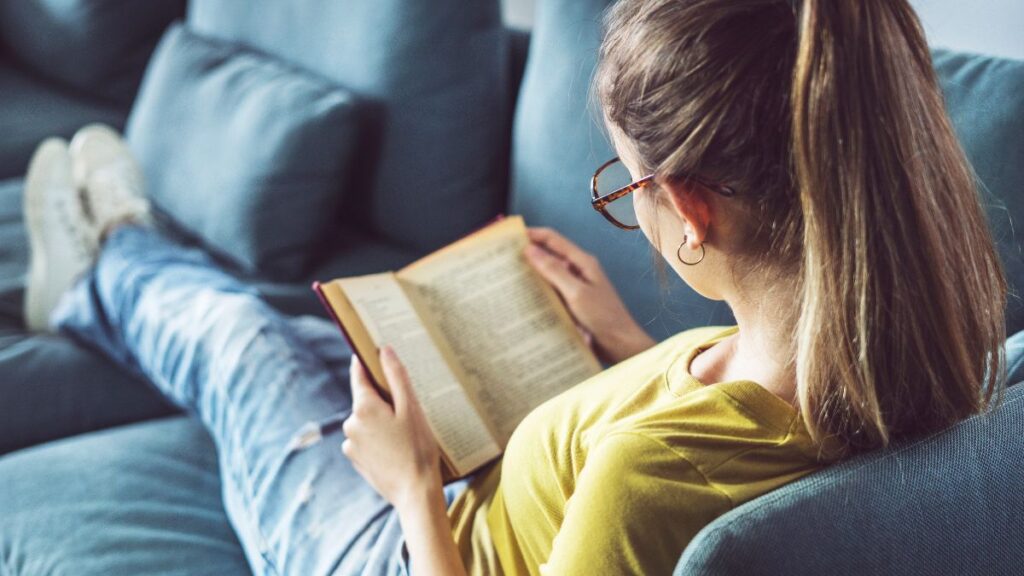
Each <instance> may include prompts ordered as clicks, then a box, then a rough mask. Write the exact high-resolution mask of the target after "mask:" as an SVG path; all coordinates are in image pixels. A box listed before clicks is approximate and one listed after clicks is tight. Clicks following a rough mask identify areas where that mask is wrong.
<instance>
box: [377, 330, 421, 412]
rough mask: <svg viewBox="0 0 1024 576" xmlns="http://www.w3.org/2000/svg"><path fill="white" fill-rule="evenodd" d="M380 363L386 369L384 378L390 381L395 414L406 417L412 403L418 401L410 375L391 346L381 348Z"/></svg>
mask: <svg viewBox="0 0 1024 576" xmlns="http://www.w3.org/2000/svg"><path fill="white" fill-rule="evenodd" d="M380 363H381V365H382V366H383V367H384V377H386V378H387V379H388V385H389V386H390V388H391V396H392V400H394V404H395V414H398V415H404V414H405V412H406V410H408V408H409V405H410V403H411V402H415V401H416V396H415V393H414V392H413V390H412V384H411V383H410V382H409V373H408V372H407V371H406V370H405V365H404V364H402V361H401V360H399V358H398V354H396V353H395V349H394V348H392V347H391V346H384V347H383V348H381V350H380Z"/></svg>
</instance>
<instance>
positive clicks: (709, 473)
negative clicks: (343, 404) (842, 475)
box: [448, 327, 822, 576]
mask: <svg viewBox="0 0 1024 576" xmlns="http://www.w3.org/2000/svg"><path fill="white" fill-rule="evenodd" d="M736 330H737V328H736V327H730V328H721V327H711V328H698V329H695V330H689V331H686V332H683V333H681V334H678V335H676V336H674V337H672V338H670V339H668V340H666V341H665V342H662V343H661V344H659V345H657V346H655V347H654V348H652V349H650V350H648V351H646V352H644V353H642V354H639V355H637V356H635V357H634V358H631V359H629V360H626V361H625V362H622V363H620V364H617V365H615V366H613V367H612V368H609V369H608V370H605V371H604V372H602V373H600V374H598V375H596V376H594V377H593V378H590V379H589V380H587V381H585V382H583V383H581V384H580V385H578V386H575V387H574V388H572V389H570V390H567V391H566V392H564V393H562V394H560V395H558V396H556V397H555V398H552V399H551V400H549V401H548V402H545V403H544V404H542V405H541V406H539V407H538V408H537V409H535V410H534V411H533V412H531V413H530V414H529V416H527V417H526V419H525V420H523V422H522V423H521V424H520V425H519V427H517V428H516V431H515V433H514V434H513V436H512V439H511V440H510V441H509V444H508V447H507V449H506V451H505V455H504V457H503V459H502V460H501V461H500V462H496V463H494V464H492V465H490V467H488V468H485V469H484V470H482V471H481V472H480V473H479V474H478V475H477V476H476V477H475V478H474V479H473V480H472V482H471V483H470V485H469V487H468V488H467V489H466V491H464V492H463V493H462V494H461V495H460V496H459V497H458V498H457V499H456V500H455V502H453V503H452V505H451V507H450V509H449V512H448V513H449V517H450V518H451V521H452V530H453V535H454V536H455V541H456V543H457V545H458V547H459V550H460V553H461V554H462V558H463V560H464V562H465V563H466V568H467V570H468V571H469V573H470V574H488V575H492V574H545V575H557V576H569V575H574V574H581V575H587V576H590V575H593V574H670V573H671V572H672V570H673V568H674V567H675V565H676V562H677V561H678V560H679V556H680V554H681V553H682V551H683V549H684V548H685V547H686V545H687V543H688V542H689V541H690V540H691V539H692V538H693V537H694V536H695V535H696V534H697V532H698V531H700V529H701V528H702V527H704V526H705V525H706V524H708V523H710V522H711V521H712V520H713V519H714V518H716V517H718V516H720V515H721V514H723V513H724V512H726V511H728V510H729V509H730V508H732V507H734V506H737V505H738V504H740V503H742V502H745V501H747V500H750V499H752V498H754V497H756V496H759V495H761V494H764V493H765V492H768V491H770V490H772V489H774V488H776V487H778V486H781V485H782V484H786V483H787V482H791V481H793V480H795V479H797V478H799V477H801V476H803V475H805V474H807V473H809V472H813V471H814V470H816V469H818V468H819V467H820V466H821V465H822V464H821V463H819V461H818V448H817V446H816V445H815V444H814V443H813V442H812V440H811V438H810V436H809V435H808V433H807V430H806V428H805V427H804V424H803V420H802V419H801V418H800V417H799V415H798V413H797V411H796V410H795V409H794V408H793V407H792V406H790V405H789V404H788V403H786V402H785V401H783V400H782V399H780V398H778V397H777V396H775V395H774V394H772V393H771V392H769V391H767V390H765V389H764V388H762V387H761V386H759V385H758V384H756V383H754V382H751V381H733V382H719V383H716V384H713V385H708V386H705V385H703V384H701V382H699V381H698V380H697V379H696V378H694V377H693V376H692V375H691V374H690V372H689V366H690V362H691V361H692V360H693V358H694V357H695V356H696V355H697V353H698V352H699V351H700V350H703V349H705V348H708V347H709V346H711V345H712V344H714V343H715V342H717V341H719V340H721V339H722V338H725V337H726V336H729V335H730V334H733V333H735V332H736Z"/></svg>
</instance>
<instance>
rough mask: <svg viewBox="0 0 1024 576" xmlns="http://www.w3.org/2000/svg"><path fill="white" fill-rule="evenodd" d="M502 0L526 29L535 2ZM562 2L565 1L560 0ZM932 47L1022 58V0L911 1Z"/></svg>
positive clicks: (507, 12)
mask: <svg viewBox="0 0 1024 576" xmlns="http://www.w3.org/2000/svg"><path fill="white" fill-rule="evenodd" d="M544 1H545V0H503V2H504V4H505V20H506V21H507V22H508V23H509V24H510V25H512V26H518V27H520V28H529V27H530V24H531V23H532V22H533V6H534V3H535V2H544ZM561 1H566V0H561ZM911 3H912V4H913V5H914V7H915V8H916V9H917V12H918V14H919V15H920V16H921V20H922V21H923V22H924V28H925V32H926V33H927V34H928V38H929V40H930V42H931V44H932V45H933V46H943V47H947V48H953V49H956V50H963V51H967V52H980V53H982V54H995V55H999V56H1007V57H1010V58H1018V59H1022V60H1024V0H911Z"/></svg>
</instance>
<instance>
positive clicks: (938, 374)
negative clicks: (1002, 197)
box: [595, 0, 1006, 456]
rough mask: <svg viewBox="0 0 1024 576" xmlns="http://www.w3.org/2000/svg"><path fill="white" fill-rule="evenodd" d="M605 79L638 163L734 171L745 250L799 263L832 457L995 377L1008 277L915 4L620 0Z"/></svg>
mask: <svg viewBox="0 0 1024 576" xmlns="http://www.w3.org/2000/svg"><path fill="white" fill-rule="evenodd" d="M605 24H606V32H605V39H604V42H603V44H602V48H601V58H600V62H599V66H598V71H597V75H596V77H595V87H596V92H597V94H598V96H599V98H600V101H601V104H602V106H603V111H604V113H605V117H606V119H607V121H608V122H610V123H612V124H614V125H615V126H616V127H617V128H619V129H620V130H621V131H622V132H623V133H624V134H625V135H626V136H627V137H629V138H630V139H631V141H632V143H633V144H634V145H635V148H636V150H637V152H638V154H639V156H640V160H641V162H642V163H644V164H645V166H644V167H645V168H647V169H649V170H651V171H652V172H655V173H657V174H659V175H661V176H663V177H666V178H673V177H682V176H681V175H683V174H686V173H694V172H696V173H700V174H702V175H705V176H707V177H711V178H715V179H717V180H718V181H720V182H722V183H724V184H728V185H730V186H732V187H733V188H735V189H736V190H737V191H739V192H738V194H737V196H736V200H735V201H739V202H746V203H748V205H749V207H750V208H751V212H752V213H753V214H754V217H753V218H752V222H751V223H750V225H751V228H752V231H753V232H752V234H751V242H750V253H751V254H752V255H753V258H752V259H748V262H754V261H756V262H759V263H760V264H759V265H760V266H763V267H775V268H776V269H778V270H786V271H787V273H791V274H792V275H793V276H794V277H796V278H798V279H799V284H800V294H801V300H800V302H799V317H798V318H797V319H796V321H795V326H796V328H795V331H794V333H793V335H792V337H793V346H794V350H795V357H794V359H793V361H795V364H796V375H797V395H798V398H799V404H800V409H801V412H802V414H803V417H804V420H805V422H806V424H807V428H808V430H809V431H810V433H811V435H812V436H813V437H814V438H815V439H817V440H818V441H822V442H824V441H825V440H830V441H832V444H833V445H837V446H838V450H837V451H836V452H835V453H834V454H835V455H840V456H841V455H845V454H849V453H853V452H857V451H860V450H864V449H871V448H875V447H879V446H884V445H886V444H888V443H889V442H890V441H891V440H892V439H894V438H899V437H904V436H912V435H919V434H923V433H928V432H932V431H936V430H939V429H942V428H944V427H946V426H948V425H950V424H952V423H954V422H956V421H959V420H961V419H962V418H964V417H966V416H968V415H970V414H973V413H976V412H978V411H980V410H982V409H983V408H984V407H985V405H986V404H987V403H989V402H990V401H991V399H992V398H993V394H994V393H995V392H996V391H997V390H998V389H999V387H1000V386H1001V384H1002V379H1003V377H1004V373H1005V358H1004V354H1003V348H1002V346H1003V342H1004V340H1005V338H1006V334H1005V332H1006V328H1005V320H1004V311H1005V306H1006V281H1005V278H1004V276H1003V272H1002V267H1001V265H1000V262H999V259H998V257H997V255H996V251H995V248H994V245H993V242H992V238H991V235H990V232H989V229H988V226H987V223H986V220H985V217H984V213H983V211H982V208H981V205H980V202H979V198H978V192H977V190H976V187H975V180H974V174H973V172H972V171H971V169H970V166H969V165H968V163H967V161H966V158H965V156H964V154H963V152H962V150H961V149H960V146H959V143H958V141H957V139H956V136H955V134H954V132H953V128H952V126H951V123H950V121H949V118H948V117H947V115H946V111H945V106H944V102H943V98H942V93H941V91H940V89H939V87H938V82H937V79H936V76H935V72H934V70H933V68H932V64H931V57H930V53H929V51H928V46H927V43H926V41H925V38H924V34H923V32H922V30H921V26H920V23H919V22H918V20H917V17H916V15H915V14H914V11H913V9H912V8H911V7H910V5H909V4H908V3H907V2H906V1H905V0H803V1H802V2H801V1H797V2H795V3H794V2H790V1H788V0H622V1H620V2H618V3H617V4H616V5H615V6H613V8H612V9H611V10H610V11H609V13H608V16H607V18H606V23H605Z"/></svg>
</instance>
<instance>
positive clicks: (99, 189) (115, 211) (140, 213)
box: [70, 124, 151, 233]
mask: <svg viewBox="0 0 1024 576" xmlns="http://www.w3.org/2000/svg"><path fill="white" fill-rule="evenodd" d="M70 152H71V160H72V165H73V172H74V177H75V183H76V184H77V185H78V188H79V189H81V190H84V191H85V200H86V208H87V210H88V211H89V212H90V213H91V215H92V219H93V221H94V222H95V223H96V226H97V227H98V228H99V230H100V231H101V233H104V232H106V231H109V230H110V228H111V227H113V226H115V225H117V224H120V223H122V222H127V221H131V222H136V223H139V224H148V223H150V222H151V217H150V209H149V202H148V201H147V200H146V195H145V179H144V176H143V174H142V168H141V167H140V166H139V163H138V162H137V161H136V160H135V156H134V155H132V152H131V150H130V149H129V148H128V146H127V145H126V144H125V142H124V140H122V139H121V136H120V134H118V133H117V132H116V131H115V130H114V129H112V128H110V127H109V126H105V125H103V124H90V125H89V126H86V127H85V128H82V129H81V130H79V131H78V132H77V133H75V137H74V138H73V139H72V140H71V146H70Z"/></svg>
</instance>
